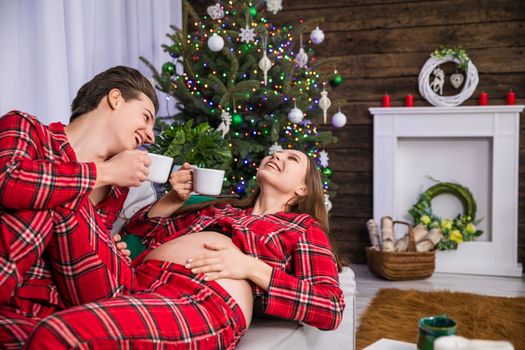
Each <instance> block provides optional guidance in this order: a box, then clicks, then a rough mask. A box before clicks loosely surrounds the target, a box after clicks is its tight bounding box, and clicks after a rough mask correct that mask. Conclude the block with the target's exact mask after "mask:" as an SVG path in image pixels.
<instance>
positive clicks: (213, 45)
mask: <svg viewBox="0 0 525 350" xmlns="http://www.w3.org/2000/svg"><path fill="white" fill-rule="evenodd" d="M208 47H209V49H210V50H211V51H213V52H218V51H221V50H222V48H223V47H224V39H223V38H222V36H220V35H217V34H213V35H212V36H210V38H209V39H208Z"/></svg>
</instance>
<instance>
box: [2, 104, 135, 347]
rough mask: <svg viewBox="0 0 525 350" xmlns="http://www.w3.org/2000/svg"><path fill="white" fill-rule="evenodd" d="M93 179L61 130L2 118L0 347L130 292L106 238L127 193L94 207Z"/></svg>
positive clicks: (116, 191)
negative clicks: (40, 325)
mask: <svg viewBox="0 0 525 350" xmlns="http://www.w3.org/2000/svg"><path fill="white" fill-rule="evenodd" d="M95 179H96V167H95V165H94V164H93V163H79V162H77V160H76V156H75V153H74V151H73V149H72V148H71V146H70V145H69V143H68V142H67V137H66V135H65V133H64V127H63V125H62V124H60V123H53V124H51V125H49V126H48V127H46V126H44V125H42V124H41V123H39V122H38V120H37V119H36V118H34V117H32V116H29V115H27V114H25V113H21V112H16V111H14V112H10V113H8V114H6V115H5V116H3V117H2V118H0V344H3V345H4V346H13V347H14V348H20V346H21V344H22V343H23V342H24V339H25V338H27V335H28V330H29V329H30V326H29V325H30V324H33V323H35V322H37V321H38V320H39V319H41V318H44V317H46V316H48V315H50V314H51V313H53V312H55V311H57V310H61V309H63V308H64V307H67V306H73V305H79V304H83V303H86V302H91V301H94V300H99V299H104V298H109V297H114V296H118V295H121V294H122V293H124V292H125V291H126V290H128V289H129V288H130V287H131V286H132V284H133V270H132V269H131V267H130V266H129V264H128V263H127V261H126V259H125V258H124V257H122V256H121V255H120V253H119V252H118V251H117V249H116V247H115V245H114V243H113V242H111V238H110V228H111V226H112V225H113V222H114V221H115V220H116V218H117V215H118V212H119V211H120V209H121V208H122V205H123V203H124V200H125V198H126V195H127V189H120V188H116V187H114V188H112V190H111V192H110V194H109V196H108V198H107V199H106V200H104V201H103V202H101V203H99V204H98V205H97V206H96V207H93V205H91V203H90V202H89V199H88V194H89V193H90V191H91V189H92V188H93V185H94V183H95ZM79 242H80V244H79ZM9 344H11V345H9Z"/></svg>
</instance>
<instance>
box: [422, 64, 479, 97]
mask: <svg viewBox="0 0 525 350" xmlns="http://www.w3.org/2000/svg"><path fill="white" fill-rule="evenodd" d="M445 62H454V63H456V64H459V60H458V59H456V58H453V57H452V56H445V57H444V58H435V57H432V56H431V57H430V58H429V59H428V60H427V61H426V62H425V64H424V65H423V68H421V72H420V73H419V78H418V81H419V93H420V94H421V96H423V97H424V98H426V99H427V101H428V102H430V104H432V105H434V106H436V107H455V106H458V105H460V104H461V103H463V102H464V101H465V100H466V99H468V98H469V97H470V96H472V94H473V93H474V90H476V87H477V86H478V81H479V79H478V70H477V69H476V66H474V64H473V63H472V60H469V61H468V66H467V70H466V72H465V84H464V85H463V89H462V90H461V92H460V93H459V94H457V95H454V96H440V95H438V94H436V93H435V92H434V90H432V88H431V86H430V84H429V76H430V74H431V73H432V72H433V71H434V69H435V68H436V67H438V66H439V65H441V64H443V63H445Z"/></svg>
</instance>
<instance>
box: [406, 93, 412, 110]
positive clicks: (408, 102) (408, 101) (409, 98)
mask: <svg viewBox="0 0 525 350" xmlns="http://www.w3.org/2000/svg"><path fill="white" fill-rule="evenodd" d="M405 107H414V96H412V95H410V94H409V95H406V96H405Z"/></svg>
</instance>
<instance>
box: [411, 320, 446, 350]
mask: <svg viewBox="0 0 525 350" xmlns="http://www.w3.org/2000/svg"><path fill="white" fill-rule="evenodd" d="M444 335H456V322H455V321H454V320H452V319H450V318H448V317H447V315H439V316H432V317H423V318H421V319H420V320H419V338H418V340H417V348H418V350H434V340H436V338H439V337H442V336H444Z"/></svg>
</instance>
